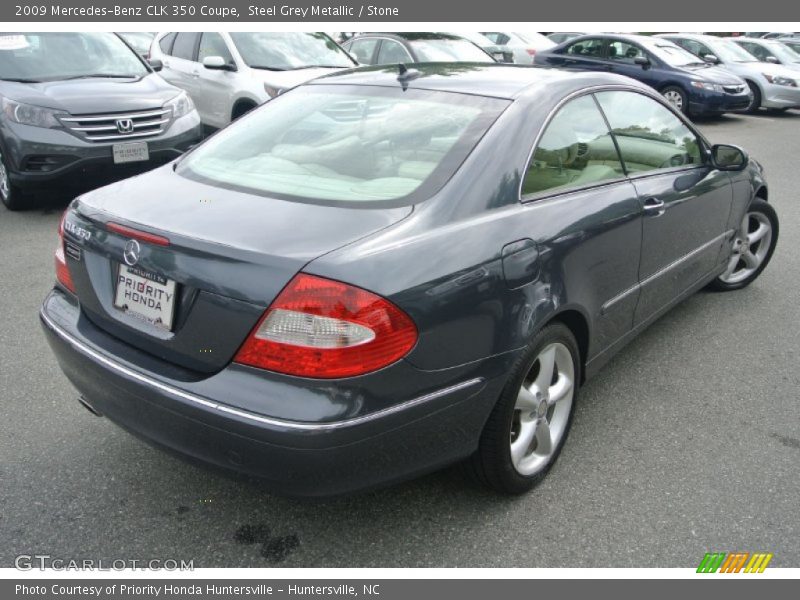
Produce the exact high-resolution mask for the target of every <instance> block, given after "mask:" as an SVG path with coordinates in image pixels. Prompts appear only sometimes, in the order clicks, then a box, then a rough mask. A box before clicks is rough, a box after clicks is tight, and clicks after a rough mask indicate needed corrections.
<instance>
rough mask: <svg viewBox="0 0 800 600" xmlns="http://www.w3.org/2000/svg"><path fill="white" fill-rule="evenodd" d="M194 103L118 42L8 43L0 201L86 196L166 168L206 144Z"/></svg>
mask: <svg viewBox="0 0 800 600" xmlns="http://www.w3.org/2000/svg"><path fill="white" fill-rule="evenodd" d="M200 136H201V131H200V119H199V117H198V115H197V111H196V110H195V109H194V105H193V104H192V100H191V99H190V98H189V97H188V96H187V95H186V93H184V92H182V91H181V90H179V89H177V88H176V87H174V86H172V85H170V84H168V83H167V82H166V81H164V80H163V79H161V77H160V76H159V75H157V74H156V73H154V72H153V70H152V69H151V68H150V67H149V66H148V65H147V64H146V63H145V62H144V60H143V59H142V58H141V57H140V56H138V55H137V54H136V52H134V51H133V50H132V49H131V48H130V47H129V46H128V45H127V44H126V43H125V42H123V41H122V40H121V39H120V38H119V37H118V36H117V35H115V34H113V33H100V32H97V33H15V34H0V200H2V202H3V204H5V205H6V207H8V208H9V209H11V210H18V209H20V208H24V207H25V206H28V205H30V204H31V202H32V199H31V195H32V193H34V192H37V191H40V190H41V189H42V188H43V187H46V186H47V187H52V185H53V184H58V186H59V187H60V188H62V189H63V188H65V187H66V188H68V189H69V188H72V187H74V188H76V191H78V190H81V191H82V190H85V189H87V188H89V187H99V186H100V185H101V184H103V183H108V182H110V181H113V180H116V179H122V178H124V177H126V176H129V175H133V174H135V173H139V172H141V171H145V170H147V169H149V168H152V167H154V166H156V165H160V164H163V163H166V162H168V161H170V160H172V159H174V158H176V157H177V156H179V155H180V154H181V153H182V152H184V151H185V150H187V149H188V148H189V147H191V146H192V145H194V144H195V143H197V142H198V141H199V140H200Z"/></svg>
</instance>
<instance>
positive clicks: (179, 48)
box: [172, 32, 198, 60]
mask: <svg viewBox="0 0 800 600" xmlns="http://www.w3.org/2000/svg"><path fill="white" fill-rule="evenodd" d="M197 35H198V34H196V33H185V32H181V33H179V34H178V36H177V37H176V38H175V43H174V44H173V46H172V56H174V57H175V58H183V59H186V60H194V47H195V44H196V43H197Z"/></svg>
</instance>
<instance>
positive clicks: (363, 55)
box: [348, 38, 378, 65]
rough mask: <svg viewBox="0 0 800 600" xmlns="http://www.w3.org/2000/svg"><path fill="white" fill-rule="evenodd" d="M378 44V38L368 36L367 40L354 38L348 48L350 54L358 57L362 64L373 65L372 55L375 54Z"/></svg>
mask: <svg viewBox="0 0 800 600" xmlns="http://www.w3.org/2000/svg"><path fill="white" fill-rule="evenodd" d="M377 45H378V40H377V38H368V39H365V40H354V41H353V43H351V44H350V47H349V48H348V49H349V50H350V54H352V55H353V56H355V57H356V60H357V61H358V62H359V63H361V64H362V65H371V64H372V57H373V56H374V55H375V46H377Z"/></svg>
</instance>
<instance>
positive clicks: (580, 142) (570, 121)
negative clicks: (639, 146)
mask: <svg viewBox="0 0 800 600" xmlns="http://www.w3.org/2000/svg"><path fill="white" fill-rule="evenodd" d="M624 176H625V173H624V171H623V169H622V164H621V163H620V160H619V155H618V154H617V149H616V147H615V146H614V141H613V139H612V138H611V135H610V134H609V131H608V127H607V126H606V123H605V121H604V120H603V115H602V113H601V112H600V110H599V109H598V108H597V103H596V102H595V101H594V98H592V96H582V97H580V98H577V99H576V100H572V101H570V102H569V103H568V104H566V105H565V106H564V107H563V108H562V109H561V110H560V111H559V112H558V114H556V116H555V117H553V120H552V121H550V123H549V124H548V125H547V129H546V130H545V132H544V134H543V135H542V137H541V139H540V140H539V143H538V144H537V146H536V150H535V152H534V153H533V157H532V158H531V162H530V165H528V170H527V172H526V173H525V179H524V181H523V183H522V195H523V196H528V195H531V194H537V193H540V192H544V191H547V190H560V189H561V188H573V187H575V188H577V187H585V186H588V185H592V184H596V183H600V182H603V181H608V180H613V179H619V178H621V177H624Z"/></svg>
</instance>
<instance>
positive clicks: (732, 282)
mask: <svg viewBox="0 0 800 600" xmlns="http://www.w3.org/2000/svg"><path fill="white" fill-rule="evenodd" d="M777 243H778V215H777V214H776V213H775V209H774V208H772V206H770V205H769V204H768V203H767V202H765V201H764V200H762V199H761V198H756V199H755V200H753V202H752V204H751V205H750V207H749V208H748V209H747V213H745V215H744V218H743V219H742V223H741V225H740V226H739V230H738V231H737V232H736V236H735V237H734V240H733V244H732V246H731V255H730V258H729V259H728V267H727V269H725V272H724V273H723V274H722V275H720V276H719V277H717V279H715V280H714V281H713V282H711V286H710V287H711V288H712V289H715V290H719V291H729V290H739V289H741V288H743V287H746V286H748V285H750V284H751V283H752V282H753V281H754V280H755V279H756V277H758V276H759V275H760V274H761V271H763V270H764V269H765V268H766V266H767V264H768V263H769V261H770V259H771V258H772V253H773V252H774V251H775V245H776V244H777Z"/></svg>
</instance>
